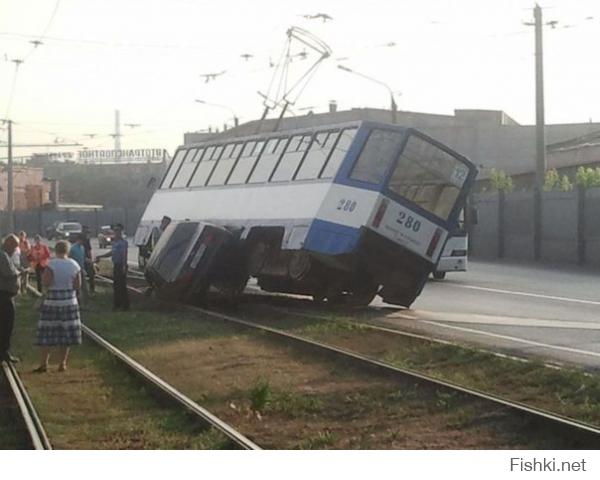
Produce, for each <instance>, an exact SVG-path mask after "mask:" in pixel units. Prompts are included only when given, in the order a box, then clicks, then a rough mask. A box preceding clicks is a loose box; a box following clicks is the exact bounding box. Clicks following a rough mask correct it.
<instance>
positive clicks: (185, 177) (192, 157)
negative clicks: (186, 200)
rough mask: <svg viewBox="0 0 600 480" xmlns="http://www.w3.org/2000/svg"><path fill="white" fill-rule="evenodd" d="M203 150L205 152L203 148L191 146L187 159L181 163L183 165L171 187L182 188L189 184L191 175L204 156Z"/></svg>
mask: <svg viewBox="0 0 600 480" xmlns="http://www.w3.org/2000/svg"><path fill="white" fill-rule="evenodd" d="M202 152H204V149H203V148H191V149H190V150H188V154H187V155H186V156H185V160H184V161H183V163H182V164H181V167H179V173H178V174H177V176H176V177H175V180H173V183H172V184H171V188H182V187H186V186H187V184H188V182H189V180H190V176H191V175H192V173H194V170H195V169H196V165H197V164H198V162H199V161H200V158H202Z"/></svg>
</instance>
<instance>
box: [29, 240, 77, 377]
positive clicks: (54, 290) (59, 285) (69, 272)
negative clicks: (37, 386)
mask: <svg viewBox="0 0 600 480" xmlns="http://www.w3.org/2000/svg"><path fill="white" fill-rule="evenodd" d="M68 252H69V242H66V241H60V242H57V243H56V246H55V253H56V258H53V259H52V260H50V262H49V263H48V268H46V270H45V271H44V273H43V276H42V283H43V284H44V286H46V287H47V289H48V290H47V294H46V298H45V299H44V303H43V304H42V311H41V315H40V319H39V322H38V328H37V341H36V345H39V346H41V347H43V348H42V358H41V363H40V366H39V367H38V368H37V369H36V370H35V372H39V373H42V372H46V371H47V370H48V361H49V360H50V347H60V353H61V355H62V359H61V362H60V365H59V367H58V371H59V372H64V371H65V370H66V369H67V358H68V356H69V347H70V346H71V345H79V344H80V343H81V319H80V318H79V304H78V303H77V290H78V289H79V287H80V285H81V275H80V270H81V269H80V267H79V265H78V264H77V262H75V261H74V260H73V259H71V258H68V257H67V255H68Z"/></svg>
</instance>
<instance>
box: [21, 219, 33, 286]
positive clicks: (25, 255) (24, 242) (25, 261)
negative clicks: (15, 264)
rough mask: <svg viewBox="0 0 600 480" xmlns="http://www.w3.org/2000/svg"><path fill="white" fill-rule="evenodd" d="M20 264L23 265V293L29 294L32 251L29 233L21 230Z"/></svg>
mask: <svg viewBox="0 0 600 480" xmlns="http://www.w3.org/2000/svg"><path fill="white" fill-rule="evenodd" d="M19 251H20V253H19V262H20V265H21V284H20V287H21V293H22V294H23V293H25V292H27V283H28V279H29V252H30V251H31V243H29V239H28V238H27V232H25V231H23V230H21V231H20V232H19Z"/></svg>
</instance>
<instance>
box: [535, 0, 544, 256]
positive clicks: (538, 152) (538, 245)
mask: <svg viewBox="0 0 600 480" xmlns="http://www.w3.org/2000/svg"><path fill="white" fill-rule="evenodd" d="M533 18H534V23H535V189H534V191H533V258H534V259H535V260H539V259H540V258H541V251H542V208H543V205H542V190H543V188H544V183H545V180H546V179H545V177H546V122H545V120H544V51H543V42H542V29H543V23H542V9H541V7H540V6H539V5H538V4H537V3H536V5H535V7H534V9H533Z"/></svg>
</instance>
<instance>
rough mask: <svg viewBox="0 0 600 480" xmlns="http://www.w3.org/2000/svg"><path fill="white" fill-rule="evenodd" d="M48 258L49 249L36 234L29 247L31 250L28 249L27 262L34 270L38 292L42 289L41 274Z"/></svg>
mask: <svg viewBox="0 0 600 480" xmlns="http://www.w3.org/2000/svg"><path fill="white" fill-rule="evenodd" d="M49 260H50V249H49V248H48V246H47V245H45V244H44V243H43V242H42V237H41V236H40V235H36V236H35V238H34V244H33V247H31V250H30V251H29V263H30V266H31V267H32V268H33V270H34V272H35V280H36V284H37V290H38V292H40V293H41V291H42V274H43V273H44V270H45V269H46V267H47V266H48V261H49Z"/></svg>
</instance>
